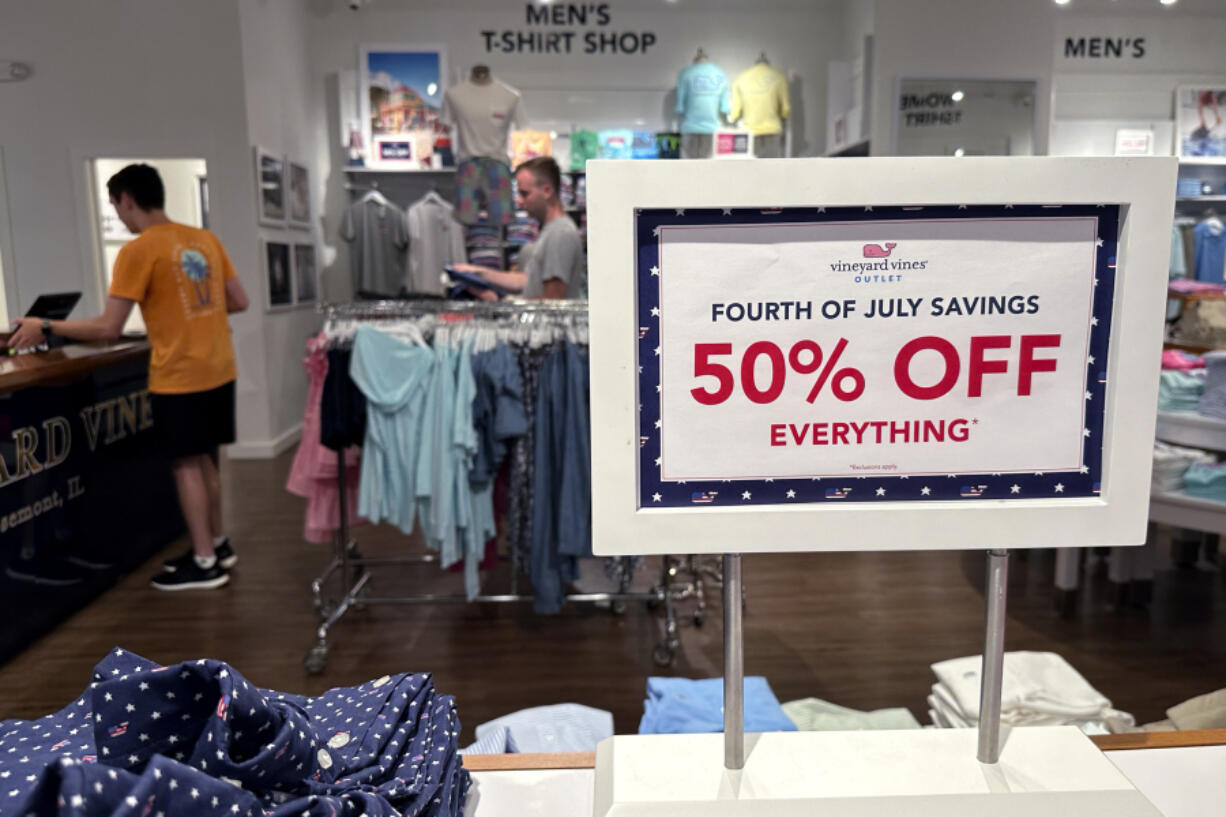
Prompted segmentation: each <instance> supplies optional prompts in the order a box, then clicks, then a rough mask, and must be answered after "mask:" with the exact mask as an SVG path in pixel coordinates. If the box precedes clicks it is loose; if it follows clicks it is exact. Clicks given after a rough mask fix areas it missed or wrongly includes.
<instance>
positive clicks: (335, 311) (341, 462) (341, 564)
mask: <svg viewBox="0 0 1226 817" xmlns="http://www.w3.org/2000/svg"><path fill="white" fill-rule="evenodd" d="M316 311H317V312H320V313H323V314H324V315H325V316H326V319H327V321H328V322H329V323H330V322H332V321H333V320H357V321H366V320H369V321H378V320H381V319H388V320H393V319H396V318H411V317H420V316H422V315H429V314H438V313H444V312H445V313H449V314H472V315H473V316H474V317H497V318H515V319H518V320H519V321H520V322H522V323H526V324H531V323H533V322H535V321H538V320H540V319H541V316H542V315H543V314H549V315H551V316H556V315H559V314H563V315H574V316H575V317H576V319H578V318H579V317H580V316H582V317H583V318H584V319H586V316H587V302H586V301H497V302H489V301H442V300H433V299H431V300H378V301H357V302H353V303H338V304H320V305H318V306H317V307H316ZM336 456H337V469H336V474H337V476H336V479H337V488H338V494H339V500H338V501H339V503H340V515H339V527H338V528H337V530H336V532H335V534H334V536H333V556H332V560H331V561H330V562H329V563H328V565H327V566H326V567H325V568H324V571H323V573H322V574H320V576H319V577H318V578H317V579H315V580H314V581H313V582H311V596H312V599H313V601H314V603H315V610H316V612H317V613H318V614H319V619H320V624H319V627H318V629H317V630H316V633H315V638H316V640H315V645H314V646H313V647H311V649H310V650H309V651H308V652H307V654H306V656H305V657H304V659H303V667H304V669H305V670H306V671H307V673H308V674H310V675H317V674H319V673H321V672H323V670H324V668H325V666H326V665H327V661H328V649H329V646H328V636H329V633H330V631H331V629H332V627H333V626H334V625H335V624H336V623H337V622H338V621H340V620H341V618H342V617H343V616H344V615H345V614H346V613H347V612H349V610H351V609H355V608H357V609H360V608H362V607H365V606H367V605H375V604H449V603H459V602H470V601H471V602H473V603H486V604H490V603H493V604H505V603H520V602H530V601H532V596H531V595H530V594H525V593H520V592H519V586H518V585H519V573H520V566H519V558H518V556H519V554H518V553H517V552H516V551H515V549H514V548H513V549H512V554H511V557H512V566H511V581H510V585H511V586H510V589H509V592H506V593H500V594H485V593H482V594H480V595H478V596H476V597H475V598H473V599H469V598H468V597H467V596H465V595H463V594H455V595H449V594H438V593H423V594H412V595H407V596H376V595H374V594H373V593H372V591H371V581H372V579H371V576H372V574H371V572H370V571H369V570H368V569H367V568H371V567H382V566H390V565H422V564H435V563H437V562H438V558H439V557H438V556H437V555H436V554H433V553H424V554H413V555H405V556H394V557H378V558H370V557H366V556H363V555H362V554H361V553H360V552H359V550H358V545H357V541H356V539H355V538H354V536H353V534H352V530H351V528H350V524H349V519H350V516H349V512H350V509H349V508H348V486H347V484H346V481H347V476H346V468H345V454H344V451H338V452H337V455H336ZM613 564H614V565H615V568H614V576H615V578H616V580H617V584H618V590H617V592H608V593H575V594H570V595H567V596H566V597H565V601H567V602H575V603H579V604H608V605H609V607H610V610H611V612H612V613H613V614H614V615H623V614H624V613H625V611H626V604H627V602H631V601H642V602H646V604H647V606H648V608H649V609H655V608H657V607H659V606H661V605H662V606H663V608H664V627H663V634H662V637H661V640H660V642H659V643H657V644H656V645H655V647H654V648H653V649H652V653H651V656H652V660H653V661H655V663H656V664H658V665H659V666H668V665H669V664H671V663H672V662H673V660H674V658H675V657H676V653H677V649H678V647H679V646H680V638H679V636H678V630H677V614H676V608H675V602H676V601H680V600H684V599H697V603H698V604H699V610H702V609H703V601H702V589H703V585H702V578H701V574H700V573H699V572H697V571H695V570H693V567H694V564H693V561H692V560H689V561H688V562H687V561H686V560H682V559H678V558H676V557H664V558H663V560H662V568H661V571H660V579H659V582H658V584H656V585H655V586H654V587H652V588H651V589H650V590H648V591H645V592H631V591H630V586H631V583H632V581H633V578H634V572H635V568H634V560H633V559H632V558H629V557H624V558H619V559H617V560H615V561H614V562H613ZM687 564H688V567H689V569H688V570H687ZM685 572H692V573H693V574H694V575H693V578H692V580H691V581H688V582H687V581H685V580H684V579H683V578H682V577H681V576H680V575H679V574H681V573H685ZM334 576H335V577H336V579H337V581H336V582H333V584H337V585H339V587H337V588H333V589H334V590H335V589H339V596H329V595H328V594H327V590H326V588H327V586H328V584H329V580H330V579H332V578H333V577H334ZM694 621H695V623H696V624H701V623H702V616H701V613H696V614H695V616H694Z"/></svg>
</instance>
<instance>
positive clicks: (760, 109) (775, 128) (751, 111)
mask: <svg viewBox="0 0 1226 817" xmlns="http://www.w3.org/2000/svg"><path fill="white" fill-rule="evenodd" d="M791 112H792V106H791V105H790V104H789V102H788V78H787V77H786V76H784V75H783V72H782V71H780V70H779V69H777V68H775V67H773V66H771V65H770V64H768V63H765V62H760V63H758V64H756V65H754V66H753V67H752V68H748V69H746V70H745V71H742V72H741V74H740V75H739V76H738V77H737V78H736V81H735V82H733V83H732V112H731V113H730V114H729V115H728V118H729V119H731V120H732V121H733V122H735V121H737V120H738V119H743V120H744V121H743V123H742V124H744V126H745V127H746V128H747V129H748V130H749V132H750V133H754V134H758V135H764V134H776V133H783V120H784V119H787V118H788V116H789V115H791Z"/></svg>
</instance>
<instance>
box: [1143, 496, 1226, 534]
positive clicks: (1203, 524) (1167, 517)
mask: <svg viewBox="0 0 1226 817" xmlns="http://www.w3.org/2000/svg"><path fill="white" fill-rule="evenodd" d="M1149 521H1150V522H1159V523H1161V524H1163V525H1174V526H1175V527H1179V528H1189V529H1191V530H1200V531H1206V532H1208V533H1218V534H1226V502H1215V501H1214V500H1212V499H1201V498H1199V497H1195V496H1188V495H1187V494H1183V493H1178V492H1176V491H1159V490H1157V489H1154V490H1153V491H1152V492H1151V493H1150V496H1149Z"/></svg>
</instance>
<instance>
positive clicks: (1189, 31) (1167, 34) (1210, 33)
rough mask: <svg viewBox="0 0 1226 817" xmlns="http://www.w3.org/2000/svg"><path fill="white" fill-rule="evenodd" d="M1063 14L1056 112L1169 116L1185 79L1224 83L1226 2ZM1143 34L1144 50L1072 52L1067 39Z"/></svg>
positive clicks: (1064, 116)
mask: <svg viewBox="0 0 1226 817" xmlns="http://www.w3.org/2000/svg"><path fill="white" fill-rule="evenodd" d="M1182 5H1183V4H1179V5H1176V6H1174V7H1171V8H1169V9H1150V10H1149V11H1148V12H1145V11H1141V10H1137V9H1129V10H1125V11H1122V12H1115V13H1112V12H1111V11H1109V10H1104V11H1100V12H1097V13H1094V14H1069V15H1061V16H1060V17H1059V18H1058V20H1057V24H1056V30H1055V37H1054V40H1055V42H1054V55H1053V58H1054V62H1055V79H1054V88H1055V118H1056V119H1060V120H1116V119H1132V120H1169V119H1172V118H1173V115H1174V99H1175V88H1176V87H1177V86H1179V85H1203V86H1208V87H1217V88H1220V87H1222V86H1223V85H1226V50H1224V48H1223V43H1226V4H1218V5H1217V6H1216V9H1215V10H1205V9H1204V8H1201V7H1197V8H1189V9H1185V8H1182ZM1083 37H1086V38H1089V37H1103V38H1116V39H1133V40H1136V39H1138V38H1143V39H1144V54H1143V56H1141V57H1139V58H1137V57H1133V56H1131V54H1132V53H1135V52H1134V51H1130V52H1129V54H1128V55H1126V56H1125V57H1123V58H1099V59H1087V58H1084V57H1083V58H1077V57H1071V56H1066V54H1065V49H1064V45H1065V42H1066V40H1067V39H1068V38H1074V39H1075V40H1076V39H1080V38H1083Z"/></svg>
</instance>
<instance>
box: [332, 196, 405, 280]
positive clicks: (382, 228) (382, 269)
mask: <svg viewBox="0 0 1226 817" xmlns="http://www.w3.org/2000/svg"><path fill="white" fill-rule="evenodd" d="M341 238H343V239H345V240H346V241H348V242H350V245H351V247H350V251H349V261H350V269H351V271H352V273H353V289H354V292H358V291H359V290H362V291H366V292H378V293H381V294H384V295H395V294H396V293H398V292H400V289H401V287H403V286H404V277H405V276H404V251H405V248H406V247H407V246H408V243H409V237H408V232H407V230H406V229H405V223H404V212H403V211H401V210H400V208H399V207H396V206H395V205H394V204H390V203H388V202H386V201H381V200H380V199H378V198H374V197H372V198H366V199H362V200H361V201H357V202H354V203H353V204H351V205H349V208H348V209H347V210H345V214H344V216H342V218H341Z"/></svg>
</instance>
